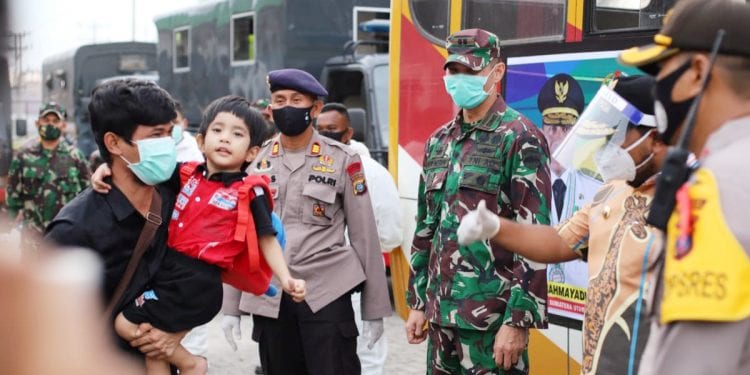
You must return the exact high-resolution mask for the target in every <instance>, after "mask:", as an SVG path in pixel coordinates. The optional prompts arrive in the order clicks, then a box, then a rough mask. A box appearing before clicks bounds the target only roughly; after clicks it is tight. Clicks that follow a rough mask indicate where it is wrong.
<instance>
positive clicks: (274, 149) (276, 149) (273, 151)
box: [271, 141, 279, 156]
mask: <svg viewBox="0 0 750 375" xmlns="http://www.w3.org/2000/svg"><path fill="white" fill-rule="evenodd" d="M278 154H279V142H278V141H277V142H274V143H273V146H272V147H271V155H273V156H276V155H278Z"/></svg>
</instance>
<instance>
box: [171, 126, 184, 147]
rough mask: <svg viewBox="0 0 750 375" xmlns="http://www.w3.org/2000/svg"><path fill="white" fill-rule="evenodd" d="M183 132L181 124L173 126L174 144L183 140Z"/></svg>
mask: <svg viewBox="0 0 750 375" xmlns="http://www.w3.org/2000/svg"><path fill="white" fill-rule="evenodd" d="M182 138H183V134H182V126H181V125H175V126H173V127H172V139H174V144H178V143H180V142H182Z"/></svg>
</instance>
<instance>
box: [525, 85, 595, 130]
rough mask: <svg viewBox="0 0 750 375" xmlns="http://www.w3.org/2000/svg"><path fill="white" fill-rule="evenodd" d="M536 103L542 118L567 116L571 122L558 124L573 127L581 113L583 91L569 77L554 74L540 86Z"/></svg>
mask: <svg viewBox="0 0 750 375" xmlns="http://www.w3.org/2000/svg"><path fill="white" fill-rule="evenodd" d="M536 103H537V106H538V107H539V111H540V112H542V116H549V115H551V114H569V115H572V116H573V117H574V118H573V117H571V121H567V122H564V123H560V124H561V125H573V124H574V123H575V121H576V119H577V118H578V116H580V115H581V112H583V104H584V98H583V90H582V89H581V85H579V84H578V81H576V79H575V78H573V77H571V76H570V75H568V74H565V73H560V74H556V75H554V76H552V77H551V78H550V79H548V80H547V82H545V83H544V85H542V88H541V89H540V90H539V96H538V97H537V100H536Z"/></svg>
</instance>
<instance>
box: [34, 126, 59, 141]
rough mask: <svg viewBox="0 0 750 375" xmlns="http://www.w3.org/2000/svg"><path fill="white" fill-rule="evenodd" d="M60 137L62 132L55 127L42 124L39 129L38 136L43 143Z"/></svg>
mask: <svg viewBox="0 0 750 375" xmlns="http://www.w3.org/2000/svg"><path fill="white" fill-rule="evenodd" d="M61 135H62V131H61V130H60V128H58V127H57V126H55V125H52V124H44V125H42V126H40V127H39V136H41V137H42V139H44V140H45V141H54V140H56V139H58V138H60V136H61Z"/></svg>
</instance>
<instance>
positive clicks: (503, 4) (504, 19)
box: [389, 0, 675, 374]
mask: <svg viewBox="0 0 750 375" xmlns="http://www.w3.org/2000/svg"><path fill="white" fill-rule="evenodd" d="M674 3H675V1H674V0H588V1H585V0H394V1H393V2H392V8H391V34H390V37H391V39H390V104H389V107H390V111H389V125H390V130H389V137H390V139H389V147H390V151H389V154H390V155H392V157H391V158H390V159H389V169H390V170H391V173H392V174H393V175H394V176H395V177H396V178H397V182H398V187H399V193H400V195H401V203H402V207H403V211H404V217H403V223H404V243H403V244H402V246H401V248H400V249H397V250H394V252H393V253H392V254H391V275H392V282H393V289H394V290H393V292H394V299H395V302H396V305H397V306H396V307H397V311H398V312H399V314H400V315H401V316H402V317H404V318H405V317H406V314H407V313H408V307H407V306H406V305H405V298H404V294H405V289H406V285H407V283H408V270H409V267H408V258H409V249H410V247H411V241H412V238H413V233H414V228H415V225H416V223H415V221H414V217H416V199H417V188H418V186H419V174H420V173H421V165H422V161H423V160H422V158H423V152H424V145H425V141H426V139H427V138H428V137H429V135H430V134H431V133H432V132H433V131H435V129H436V128H437V127H439V126H441V125H442V124H445V123H447V122H448V121H450V120H451V119H452V118H453V117H454V116H455V114H456V113H457V108H456V107H455V106H454V105H453V103H452V102H451V99H450V97H449V96H448V94H447V93H446V92H445V89H444V84H443V81H442V76H443V75H444V74H445V73H444V71H443V69H442V67H443V63H444V61H445V58H446V56H447V51H446V49H445V39H446V37H447V36H448V35H450V34H451V33H453V32H456V31H459V30H462V29H469V28H482V29H486V30H489V31H492V32H494V33H495V34H497V35H498V36H499V38H500V40H501V51H500V53H501V55H502V58H503V61H504V62H505V64H506V66H507V68H506V74H505V78H504V80H503V82H502V85H501V93H502V95H503V96H504V98H505V100H506V102H507V103H508V105H509V106H511V107H513V108H515V109H516V110H519V111H520V112H522V113H523V114H524V115H525V116H526V117H528V118H529V119H530V120H532V121H533V122H534V123H535V124H537V126H541V114H540V113H539V111H538V109H537V95H538V92H539V89H540V88H541V86H542V85H543V84H544V82H545V81H546V80H547V79H548V78H549V77H552V76H553V75H555V74H558V73H567V74H570V75H571V76H573V77H574V78H576V80H577V81H578V82H579V83H580V85H581V87H582V89H583V91H584V96H585V99H586V102H588V101H589V100H590V99H591V98H592V97H593V95H594V94H595V93H596V90H597V89H598V87H599V86H600V85H601V82H602V81H603V79H604V78H605V76H607V75H608V74H610V73H612V72H614V71H620V72H621V73H622V74H626V75H628V74H637V73H638V71H637V70H636V69H634V68H629V67H624V66H620V65H619V64H618V63H617V61H616V56H617V53H618V52H619V51H620V50H622V49H625V48H628V47H632V46H635V45H642V44H647V43H649V42H650V41H651V40H652V38H653V35H654V34H655V33H656V31H658V29H659V28H660V27H661V25H662V23H663V19H664V17H665V15H666V13H667V10H668V9H669V8H671V6H672V5H673V4H674ZM583 269H584V270H585V267H584V268H583ZM586 279H587V278H586ZM558 287H559V288H556V289H554V290H551V289H549V288H548V292H549V298H550V301H552V300H553V299H555V298H557V299H558V302H560V303H558V304H557V305H556V306H562V307H561V308H559V309H553V308H552V307H550V328H549V329H547V330H532V332H531V338H530V356H531V363H532V367H531V369H532V372H533V373H535V374H571V373H579V372H580V363H581V356H582V340H581V319H582V306H583V304H584V302H585V289H580V290H573V291H574V292H575V293H564V292H563V294H565V295H561V294H560V293H561V291H563V290H565V289H564V288H565V286H564V285H562V286H560V285H558ZM581 291H582V292H583V293H581Z"/></svg>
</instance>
